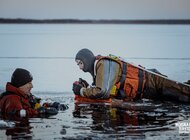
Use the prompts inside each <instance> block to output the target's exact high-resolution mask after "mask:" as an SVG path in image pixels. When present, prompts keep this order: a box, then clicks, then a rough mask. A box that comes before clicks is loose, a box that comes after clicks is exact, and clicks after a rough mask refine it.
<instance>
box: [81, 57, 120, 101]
mask: <svg viewBox="0 0 190 140" xmlns="http://www.w3.org/2000/svg"><path fill="white" fill-rule="evenodd" d="M96 68H97V69H96V72H97V74H96V86H94V87H90V88H82V89H81V95H82V96H84V97H88V98H93V99H107V98H109V97H110V90H111V89H112V87H113V86H114V85H115V84H116V82H117V81H118V77H119V73H120V71H121V70H120V65H119V64H118V63H116V62H115V61H111V60H107V59H103V60H101V61H99V62H98V64H97V67H96Z"/></svg>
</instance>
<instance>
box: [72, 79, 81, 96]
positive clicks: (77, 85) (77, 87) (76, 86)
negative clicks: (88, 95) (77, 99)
mask: <svg viewBox="0 0 190 140" xmlns="http://www.w3.org/2000/svg"><path fill="white" fill-rule="evenodd" d="M81 88H82V85H81V84H80V83H79V81H75V82H74V83H73V89H72V90H73V92H74V94H75V95H80V90H81Z"/></svg>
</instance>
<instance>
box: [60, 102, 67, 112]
mask: <svg viewBox="0 0 190 140" xmlns="http://www.w3.org/2000/svg"><path fill="white" fill-rule="evenodd" d="M68 108H69V107H68V106H67V105H65V104H60V105H59V108H58V110H61V111H64V110H66V109H68Z"/></svg>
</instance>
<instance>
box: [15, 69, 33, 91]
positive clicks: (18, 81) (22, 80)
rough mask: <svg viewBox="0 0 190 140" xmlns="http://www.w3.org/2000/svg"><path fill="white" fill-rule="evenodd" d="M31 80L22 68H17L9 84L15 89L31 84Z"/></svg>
mask: <svg viewBox="0 0 190 140" xmlns="http://www.w3.org/2000/svg"><path fill="white" fill-rule="evenodd" d="M32 80H33V77H32V75H31V74H30V72H29V71H27V70H25V69H22V68H17V69H16V70H15V71H14V72H13V74H12V77H11V84H12V85H13V86H15V87H20V86H23V85H25V84H27V83H29V82H31V81H32Z"/></svg>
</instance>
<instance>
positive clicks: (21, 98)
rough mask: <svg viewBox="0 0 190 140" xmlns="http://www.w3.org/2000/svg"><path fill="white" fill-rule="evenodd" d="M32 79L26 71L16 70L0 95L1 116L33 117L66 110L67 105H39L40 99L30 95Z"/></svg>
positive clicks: (55, 103)
mask: <svg viewBox="0 0 190 140" xmlns="http://www.w3.org/2000/svg"><path fill="white" fill-rule="evenodd" d="M32 80H33V77H32V75H31V73H30V72H29V71H28V70H25V69H22V68H17V69H16V70H15V71H14V72H13V74H12V77H11V82H8V83H7V85H6V91H5V92H4V93H2V94H1V95H0V113H1V115H2V116H20V117H34V116H37V115H39V114H48V115H55V114H57V113H58V109H59V108H60V107H61V108H62V109H67V108H68V107H67V105H64V104H59V103H57V102H54V103H52V104H50V103H45V104H44V105H43V106H41V105H40V100H41V99H40V98H37V97H35V96H34V95H32V94H31V89H32V88H33V84H32Z"/></svg>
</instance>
